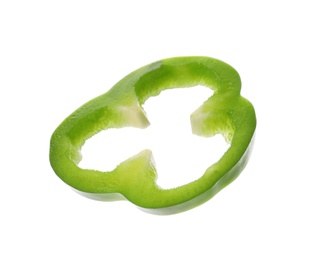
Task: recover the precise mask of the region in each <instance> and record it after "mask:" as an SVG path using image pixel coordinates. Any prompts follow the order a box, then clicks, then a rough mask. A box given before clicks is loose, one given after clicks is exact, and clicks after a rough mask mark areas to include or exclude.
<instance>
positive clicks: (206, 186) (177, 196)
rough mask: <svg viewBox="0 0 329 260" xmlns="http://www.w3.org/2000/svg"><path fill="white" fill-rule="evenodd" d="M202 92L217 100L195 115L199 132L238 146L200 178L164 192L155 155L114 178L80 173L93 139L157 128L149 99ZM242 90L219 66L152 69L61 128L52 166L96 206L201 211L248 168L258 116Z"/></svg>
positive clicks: (181, 64)
mask: <svg viewBox="0 0 329 260" xmlns="http://www.w3.org/2000/svg"><path fill="white" fill-rule="evenodd" d="M196 85H203V86H206V87H209V88H210V89H212V90H213V91H214V94H213V95H212V96H211V97H210V98H209V99H208V100H207V101H205V102H204V104H203V105H202V106H201V107H199V108H198V109H197V110H196V111H195V112H193V113H192V114H191V126H192V132H193V133H194V134H196V135H199V136H207V137H209V136H214V135H216V134H222V135H223V136H224V137H225V139H226V140H227V142H229V143H230V147H229V148H228V150H227V151H226V152H225V154H224V155H223V156H222V157H220V156H219V157H220V158H218V161H217V162H216V163H214V164H213V165H211V166H210V167H209V168H208V169H207V170H206V171H205V173H204V174H203V175H202V176H201V177H200V178H199V179H197V180H195V181H193V182H190V183H188V184H185V185H182V186H179V187H176V188H172V189H162V188H160V187H159V186H158V185H157V184H156V177H157V173H156V169H155V167H154V163H153V159H152V153H151V151H149V150H144V151H141V152H140V153H139V154H137V155H135V156H133V157H131V158H129V159H127V160H126V161H124V162H122V163H121V164H120V165H118V166H117V168H115V169H114V170H113V171H108V172H102V171H97V170H89V169H82V168H80V167H79V166H78V163H79V161H80V160H81V154H80V149H81V147H82V146H83V144H84V142H85V141H86V140H87V139H88V138H91V137H92V136H93V135H95V134H97V133H98V132H100V131H102V130H105V129H108V128H121V127H127V126H130V127H138V128H145V127H147V126H148V125H149V121H148V119H147V117H146V115H145V113H144V111H143V108H142V105H143V104H144V102H145V101H146V100H147V99H148V98H149V97H151V96H156V95H158V94H159V93H160V92H161V91H163V90H165V89H171V88H181V87H192V86H196ZM240 89H241V81H240V77H239V74H238V73H237V72H236V70H235V69H233V68H232V67H231V66H230V65H228V64H226V63H224V62H222V61H219V60H217V59H213V58H209V57H176V58H170V59H164V60H160V61H157V62H154V63H151V64H149V65H147V66H144V67H142V68H140V69H138V70H136V71H134V72H132V73H130V74H129V75H127V76H126V77H124V78H123V79H122V80H120V81H119V82H118V83H117V84H116V85H114V86H113V87H112V88H111V89H110V90H109V91H108V92H106V93H105V94H103V95H101V96H98V97H96V98H94V99H92V100H91V101H89V102H87V103H86V104H84V105H83V106H81V107H80V108H79V109H77V110H76V111H75V112H73V113H72V114H71V115H70V116H68V117H67V118H66V119H65V120H64V121H63V122H62V123H61V124H60V125H59V126H58V128H57V129H56V130H55V132H54V133H53V135H52V137H51V141H50V163H51V166H52V168H53V170H54V171H55V173H56V174H57V175H58V177H59V178H61V179H62V180H63V181H64V182H65V183H67V184H68V185H70V186H71V187H72V188H73V189H75V190H76V191H78V192H79V193H80V194H82V195H84V196H86V197H89V198H92V199H97V200H106V201H111V200H120V199H127V200H128V201H130V202H132V203H134V204H135V205H137V206H138V207H139V208H141V209H142V210H144V211H146V212H150V213H153V214H174V213H179V212H182V211H185V210H189V209H191V208H194V207H196V206H198V205H200V204H202V203H204V202H205V201H207V200H209V199H210V198H211V197H213V196H214V195H215V194H216V193H217V192H219V191H220V190H221V189H223V188H224V187H226V186H227V185H228V184H230V183H231V182H232V181H233V180H234V179H235V178H236V177H237V176H238V175H239V174H240V173H241V171H242V170H243V169H244V167H245V166H246V163H247V161H248V158H249V155H250V151H251V147H252V143H253V139H254V138H253V137H254V133H255V129H256V115H255V111H254V108H253V106H252V104H251V103H250V102H249V101H248V100H246V99H245V98H243V97H242V96H241V95H240ZM168 105H169V104H168ZM168 163H170V162H168Z"/></svg>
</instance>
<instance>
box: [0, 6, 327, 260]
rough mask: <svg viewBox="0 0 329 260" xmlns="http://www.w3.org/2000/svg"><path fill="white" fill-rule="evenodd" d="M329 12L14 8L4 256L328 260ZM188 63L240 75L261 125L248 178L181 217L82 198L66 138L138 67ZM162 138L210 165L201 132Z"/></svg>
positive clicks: (3, 58)
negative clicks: (64, 131)
mask: <svg viewBox="0 0 329 260" xmlns="http://www.w3.org/2000/svg"><path fill="white" fill-rule="evenodd" d="M325 3H326V1H319V0H313V1H234V0H233V1H207V0H203V1H193V0H190V1H168V0H167V1H142V0H139V1H1V2H0V98H1V103H0V106H1V110H0V111H1V128H0V131H1V135H0V139H1V140H0V153H1V157H0V158H1V159H0V160H1V164H0V165H1V168H0V171H1V188H0V193H1V194H0V195H1V196H0V198H1V204H0V205H1V207H0V210H1V214H0V238H1V249H0V259H131V258H134V259H191V258H192V257H193V259H329V221H328V219H329V213H328V206H329V188H328V186H329V177H328V176H329V170H328V153H329V152H328V147H329V138H328V133H329V128H328V124H327V121H328V111H329V106H328V103H327V93H328V92H326V89H328V76H327V74H328V68H329V65H328V59H329V51H328V46H329V41H328V31H329V30H328V24H329V18H328V17H329V16H328V7H327V5H325ZM184 55H205V56H211V57H214V58H217V59H220V60H223V61H225V62H227V63H229V64H231V65H232V66H233V67H235V68H236V69H237V70H238V72H239V73H240V76H241V78H242V82H243V86H242V95H243V96H245V97H246V98H247V99H249V100H250V101H251V102H252V103H253V104H254V106H255V108H256V113H257V119H258V125H257V135H256V143H255V146H254V150H253V154H252V157H251V160H250V162H249V164H248V166H247V168H246V169H245V170H244V171H243V173H242V174H241V175H240V177H239V178H238V179H237V180H236V181H234V182H233V183H232V184H231V185H229V186H228V187H227V188H225V189H224V190H222V191H221V192H220V193H218V194H217V195H216V196H215V197H214V198H213V199H211V200H210V201H209V202H207V203H205V204H204V205H202V206H200V207H198V208H195V209H193V210H191V211H188V212H184V213H181V214H177V215H171V216H155V215H150V214H147V213H144V212H142V211H140V210H138V209H137V208H136V207H135V206H134V205H132V204H130V203H128V202H112V203H111V202H109V203H106V202H97V201H92V200H89V199H86V198H84V197H82V196H79V195H78V194H76V193H74V192H73V191H72V190H71V189H70V188H69V187H68V186H67V185H65V184H64V183H63V182H62V181H61V180H60V179H59V178H58V177H57V176H56V175H55V173H54V172H53V171H52V169H51V167H50V164H49V159H48V151H49V140H50V136H51V134H52V132H53V131H54V130H55V128H56V127H57V126H58V125H59V123H60V122H61V121H62V120H63V119H64V118H65V117H66V116H68V115H69V114H70V113H71V112H72V111H74V110H75V109H76V108H78V107H79V106H80V105H82V104H83V103H84V102H86V101H88V100H90V99H91V98H93V97H95V96H98V95H99V94H102V93H104V92H106V91H107V90H108V89H109V88H110V87H111V86H113V84H115V83H116V82H117V81H118V80H120V79H121V78H122V77H124V76H125V75H126V74H128V73H130V72H131V71H133V70H135V69H137V68H139V67H141V66H143V65H146V64H148V63H150V62H153V61H156V60H159V59H163V58H168V57H174V56H184ZM186 91H187V92H189V91H188V90H186ZM191 91H192V90H191ZM187 92H184V93H187ZM192 92H193V91H192ZM192 92H191V93H192ZM173 93H174V92H173ZM176 93H178V92H176ZM189 93H190V92H189ZM202 93H203V94H204V92H202ZM203 94H202V95H203ZM177 95H178V94H177ZM186 95H187V94H186ZM200 95H201V94H200ZM174 96H175V94H173V97H174ZM197 96H198V97H199V94H198V95H197ZM173 97H172V98H173ZM200 97H201V96H200ZM159 100H160V97H159ZM169 100H171V99H170V98H169ZM179 100H181V99H179ZM191 100H192V101H193V100H194V98H193V95H192V96H190V97H189V98H187V99H186V101H185V103H186V106H188V104H189V102H192V101H191ZM202 100H203V99H202V98H201V99H197V102H196V104H200V102H202ZM159 102H160V101H159ZM185 103H184V107H185ZM197 106H198V105H197ZM193 107H194V105H193ZM195 108H196V107H195ZM154 109H155V108H154ZM191 109H192V108H191ZM163 110H164V111H168V113H172V111H178V110H179V108H177V106H176V107H175V106H174V104H173V105H172V106H171V104H168V103H167V104H166V106H165V109H162V111H163ZM193 110H194V108H193V109H192V111H190V112H193ZM150 111H152V109H150ZM154 111H157V110H154ZM170 111H171V112H170ZM164 114H166V113H163V114H161V115H159V116H156V118H159V117H162V116H163V115H164ZM174 114H175V113H174ZM169 119H170V117H169ZM169 122H170V121H169ZM151 123H152V122H151ZM167 125H168V124H167ZM169 126H170V123H169ZM163 130H164V132H161V129H160V132H157V133H156V134H157V135H158V136H161V135H163V136H165V137H164V138H166V140H170V142H172V147H171V146H170V145H169V146H165V147H164V148H163V149H162V146H161V145H160V144H159V145H160V146H158V148H159V150H165V151H170V150H169V149H172V150H176V149H177V150H178V149H180V154H181V156H182V160H185V162H186V157H187V156H191V159H188V160H187V162H189V161H190V163H191V164H193V165H194V166H193V167H197V165H199V163H198V160H200V161H203V159H204V158H208V157H210V156H211V155H210V154H212V152H209V154H207V149H208V148H206V146H202V145H204V144H200V147H201V146H202V148H200V147H199V144H196V143H195V144H194V145H190V146H186V145H185V146H184V142H179V141H180V140H181V139H182V138H183V137H185V136H188V135H190V132H188V131H186V132H185V134H184V133H183V134H182V133H180V134H177V133H176V134H175V131H172V132H171V131H170V129H169V128H168V129H167V128H164V129H163ZM173 132H174V133H173ZM107 136H110V133H108V135H107ZM128 136H130V135H129V134H128V135H127V138H128ZM96 138H97V137H95V138H94V139H95V140H97V139H96ZM104 138H106V137H104ZM155 139H159V138H155ZM92 140H93V139H91V140H90V144H92ZM186 140H187V139H186ZM213 140H216V139H213ZM220 141H221V140H219V139H218V143H219V144H220V145H219V146H222V145H224V144H223V143H221V142H220ZM204 142H206V141H204ZM187 143H188V141H187ZM211 143H213V142H211ZM104 144H105V141H104V142H103V146H101V147H102V149H104V150H102V149H95V148H90V149H91V150H92V149H95V150H94V153H97V154H99V157H101V156H104V154H105V155H106V154H107V153H110V152H111V151H112V152H113V151H115V150H116V151H124V150H125V149H126V148H125V147H123V146H124V145H120V143H115V142H114V143H113V144H112V143H111V144H110V145H104ZM88 145H89V144H88ZM126 145H127V144H126ZM207 145H208V144H207ZM86 146H87V144H86ZM108 146H113V147H112V148H113V149H114V150H111V151H110V149H109V147H108ZM184 147H185V148H184ZM86 149H87V147H86ZM184 149H185V150H184ZM209 149H215V148H214V146H211V145H210V146H209ZM192 150H193V151H202V153H199V154H198V153H197V152H196V153H195V154H191V155H189V151H192ZM224 150H225V149H224ZM86 151H87V150H86ZM86 153H87V152H86ZM221 153H222V152H221ZM193 156H194V157H193ZM218 156H220V153H218ZM155 157H156V156H155ZM160 157H161V158H160ZM87 158H89V157H88V156H87V155H86V159H87ZM96 158H97V157H96ZM158 159H159V160H158V161H159V162H160V160H162V161H165V162H168V164H169V163H170V161H171V159H167V158H164V157H163V156H162V155H161V156H160V155H159V156H158ZM102 160H103V161H111V156H105V157H104V158H103V159H102ZM156 160H157V159H156ZM91 161H92V160H91ZM119 162H120V161H119ZM91 163H92V162H91ZM97 163H98V162H97ZM164 164H166V163H164ZM171 166H172V167H173V168H176V167H181V165H179V161H178V162H175V164H174V165H171ZM99 167H101V166H99ZM102 167H103V166H102ZM104 167H107V166H104ZM108 167H110V166H108ZM193 167H192V168H193ZM183 169H184V167H183ZM167 172H168V174H169V172H170V170H168V171H167ZM166 174H167V173H166V171H165V170H164V171H163V172H160V170H159V178H160V177H161V176H166ZM182 174H183V173H182ZM198 174H199V175H197V176H200V175H201V174H202V172H201V173H198ZM168 176H169V175H168ZM171 178H172V180H173V179H175V176H172V177H171ZM177 178H178V176H177ZM187 178H189V177H187ZM191 178H192V177H191ZM168 180H169V179H168Z"/></svg>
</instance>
